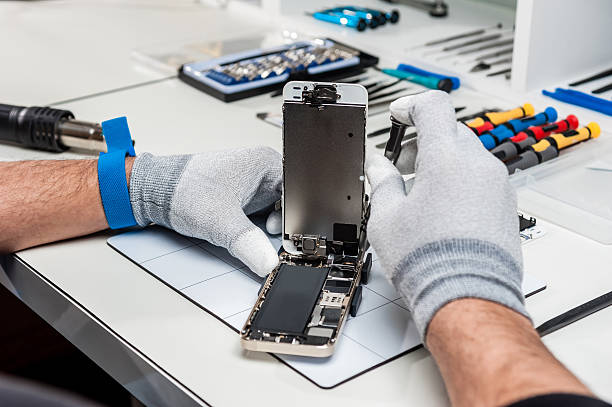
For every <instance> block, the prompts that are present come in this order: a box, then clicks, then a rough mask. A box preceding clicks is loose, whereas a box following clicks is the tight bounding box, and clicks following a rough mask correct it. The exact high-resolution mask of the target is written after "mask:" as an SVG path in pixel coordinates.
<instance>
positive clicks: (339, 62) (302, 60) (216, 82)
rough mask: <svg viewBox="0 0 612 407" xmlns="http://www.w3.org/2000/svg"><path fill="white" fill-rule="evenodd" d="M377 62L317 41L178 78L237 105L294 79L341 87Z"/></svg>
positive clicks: (202, 65)
mask: <svg viewBox="0 0 612 407" xmlns="http://www.w3.org/2000/svg"><path fill="white" fill-rule="evenodd" d="M377 63H378V58H377V57H375V56H373V55H369V54H367V53H365V52H362V51H360V50H358V49H356V48H353V47H350V46H348V45H345V44H342V43H339V42H337V41H333V40H330V39H325V38H318V39H313V40H310V41H298V42H293V43H290V44H285V45H281V46H277V47H274V48H266V49H253V50H249V51H244V52H239V53H235V54H229V55H225V56H223V57H219V58H214V59H209V60H205V61H197V62H191V63H188V64H184V65H183V66H181V68H180V69H179V79H181V80H182V81H183V82H185V83H187V84H189V85H191V86H193V87H195V88H197V89H199V90H201V91H203V92H205V93H208V94H209V95H212V96H214V97H216V98H217V99H220V100H223V101H224V102H232V101H235V100H240V99H244V98H248V97H251V96H256V95H260V94H262V93H268V92H272V91H275V90H279V89H282V88H283V86H284V85H285V83H287V82H288V81H291V80H302V81H304V80H310V81H322V82H342V79H343V78H347V77H351V76H355V75H358V74H361V73H363V71H364V69H365V68H367V67H369V66H374V65H376V64H377Z"/></svg>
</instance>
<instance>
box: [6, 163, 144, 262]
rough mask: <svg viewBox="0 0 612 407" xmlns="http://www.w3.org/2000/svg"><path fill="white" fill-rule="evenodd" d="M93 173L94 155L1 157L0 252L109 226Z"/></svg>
mask: <svg viewBox="0 0 612 407" xmlns="http://www.w3.org/2000/svg"><path fill="white" fill-rule="evenodd" d="M133 163H134V158H133V157H128V158H126V161H125V168H126V174H127V181H128V183H129V175H130V173H131V170H132V165H133ZM97 174H98V170H97V160H48V161H13V162H0V197H1V199H0V230H1V231H2V233H1V235H0V253H10V252H15V251H18V250H22V249H25V248H28V247H32V246H37V245H41V244H44V243H49V242H54V241H57V240H63V239H68V238H72V237H77V236H83V235H87V234H90V233H94V232H98V231H100V230H104V229H106V228H108V224H107V223H106V217H105V215H104V208H103V207H102V200H101V199H100V190H99V188H98V175H97Z"/></svg>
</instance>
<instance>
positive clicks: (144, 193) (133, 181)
mask: <svg viewBox="0 0 612 407" xmlns="http://www.w3.org/2000/svg"><path fill="white" fill-rule="evenodd" d="M191 157H192V156H190V155H176V156H167V157H155V156H154V155H152V154H149V153H144V154H141V155H139V156H138V157H136V160H134V165H133V167H132V173H131V176H130V186H129V192H130V202H131V204H132V211H133V212H134V218H135V219H136V222H138V224H139V225H140V226H146V225H148V224H150V223H157V224H158V225H162V226H166V227H170V226H171V225H170V206H171V204H172V197H173V196H174V191H175V190H176V187H177V185H178V183H179V181H180V179H181V175H182V174H183V171H184V170H185V167H186V166H187V163H188V162H189V160H190V159H191Z"/></svg>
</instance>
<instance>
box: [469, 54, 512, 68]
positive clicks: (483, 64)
mask: <svg viewBox="0 0 612 407" xmlns="http://www.w3.org/2000/svg"><path fill="white" fill-rule="evenodd" d="M509 62H512V57H510V58H502V59H498V60H497V61H492V62H485V61H480V62H479V63H478V64H476V65H474V66H473V67H472V69H470V72H480V71H486V70H487V69H491V67H492V66H494V65H499V64H507V63H509Z"/></svg>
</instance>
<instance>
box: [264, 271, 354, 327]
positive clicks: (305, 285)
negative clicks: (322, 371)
mask: <svg viewBox="0 0 612 407" xmlns="http://www.w3.org/2000/svg"><path fill="white" fill-rule="evenodd" d="M328 272H329V268H328V267H307V266H294V265H289V264H281V265H280V269H279V270H278V272H277V275H276V278H275V279H274V284H273V285H272V287H271V288H270V290H269V291H268V293H267V294H266V300H265V301H264V302H263V304H262V306H261V310H260V312H258V313H257V316H256V317H255V319H254V321H253V324H252V330H253V331H262V332H275V333H287V334H294V335H300V334H302V333H303V331H304V328H305V327H306V324H307V323H308V321H309V320H310V316H311V314H312V311H313V309H314V306H315V304H316V302H317V300H318V298H319V295H318V293H319V292H320V291H321V289H322V288H323V284H324V283H325V280H326V278H327V273H328ZM343 297H344V296H343Z"/></svg>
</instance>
